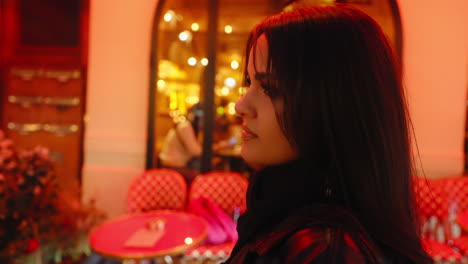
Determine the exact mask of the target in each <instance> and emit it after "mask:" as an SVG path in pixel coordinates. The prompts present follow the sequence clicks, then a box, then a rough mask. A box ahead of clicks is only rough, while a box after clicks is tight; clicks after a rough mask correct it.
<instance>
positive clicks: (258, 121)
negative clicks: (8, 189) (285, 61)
mask: <svg viewBox="0 0 468 264" xmlns="http://www.w3.org/2000/svg"><path fill="white" fill-rule="evenodd" d="M254 48H255V49H256V54H255V62H254V61H253V60H254V56H253V52H252V50H251V51H250V55H249V61H248V65H247V72H248V76H247V79H250V87H249V89H248V90H247V92H246V93H245V95H244V96H243V97H242V98H241V99H240V100H239V101H238V102H237V104H236V112H237V113H238V114H239V115H241V116H242V118H243V124H242V125H243V131H242V141H243V143H242V152H241V153H242V157H243V158H244V160H245V161H246V162H247V163H248V164H250V165H251V166H252V167H254V168H256V169H261V168H263V167H265V166H268V165H274V164H280V163H284V162H287V161H290V160H293V159H295V158H297V154H296V152H295V151H294V150H293V148H292V147H291V145H290V144H289V142H288V140H287V139H286V137H285V135H284V134H283V132H282V130H281V128H280V126H279V123H278V120H277V118H276V114H275V107H276V108H277V109H278V111H279V112H280V113H281V112H282V102H281V99H278V98H276V99H274V100H272V99H271V98H270V97H269V96H268V95H267V93H265V90H264V88H263V87H265V84H266V83H267V81H266V78H268V77H267V76H266V72H267V59H268V43H267V40H266V38H265V36H264V35H261V36H260V37H259V38H258V40H257V44H256V45H255V46H254V47H252V49H254ZM254 65H255V66H254ZM255 70H257V71H255ZM273 103H274V104H273Z"/></svg>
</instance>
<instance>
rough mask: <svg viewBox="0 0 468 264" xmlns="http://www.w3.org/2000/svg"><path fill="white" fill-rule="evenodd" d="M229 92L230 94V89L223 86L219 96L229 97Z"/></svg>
mask: <svg viewBox="0 0 468 264" xmlns="http://www.w3.org/2000/svg"><path fill="white" fill-rule="evenodd" d="M229 92H230V89H229V88H228V87H226V86H224V87H223V88H221V95H223V96H227V95H229Z"/></svg>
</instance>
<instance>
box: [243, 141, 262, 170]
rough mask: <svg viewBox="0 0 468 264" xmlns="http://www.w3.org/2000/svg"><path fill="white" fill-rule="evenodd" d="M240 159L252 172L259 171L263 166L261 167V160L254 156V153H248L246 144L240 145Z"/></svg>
mask: <svg viewBox="0 0 468 264" xmlns="http://www.w3.org/2000/svg"><path fill="white" fill-rule="evenodd" d="M241 157H242V159H243V160H244V161H245V163H247V165H249V167H251V168H252V169H254V170H260V169H262V168H263V167H265V166H264V165H262V162H261V160H259V158H261V157H259V155H256V154H255V153H252V151H250V149H249V147H248V146H246V144H242V149H241Z"/></svg>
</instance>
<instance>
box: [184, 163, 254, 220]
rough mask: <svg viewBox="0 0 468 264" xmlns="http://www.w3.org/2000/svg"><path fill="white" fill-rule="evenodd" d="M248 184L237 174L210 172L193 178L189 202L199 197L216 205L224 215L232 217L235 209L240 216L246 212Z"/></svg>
mask: <svg viewBox="0 0 468 264" xmlns="http://www.w3.org/2000/svg"><path fill="white" fill-rule="evenodd" d="M248 185H249V183H248V181H247V179H246V178H245V177H243V176H242V175H241V174H240V173H237V172H229V171H212V172H208V173H204V174H201V175H198V176H197V177H195V179H194V180H193V181H192V184H191V186H190V191H189V200H190V201H191V200H193V199H196V198H198V197H200V196H204V197H205V198H208V199H210V200H211V201H213V202H215V203H216V204H218V205H219V206H220V207H221V208H222V209H223V210H224V211H225V212H226V213H228V214H230V215H233V214H234V212H235V210H236V208H238V209H239V213H240V214H242V213H244V212H245V210H246V195H247V187H248Z"/></svg>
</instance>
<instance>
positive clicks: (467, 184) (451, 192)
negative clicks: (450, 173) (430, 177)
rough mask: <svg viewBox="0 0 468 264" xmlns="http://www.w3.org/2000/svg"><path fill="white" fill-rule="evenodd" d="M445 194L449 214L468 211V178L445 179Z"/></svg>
mask: <svg viewBox="0 0 468 264" xmlns="http://www.w3.org/2000/svg"><path fill="white" fill-rule="evenodd" d="M445 192H446V193H447V203H448V210H449V213H453V214H459V213H461V212H464V211H468V176H455V177H448V178H445Z"/></svg>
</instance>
